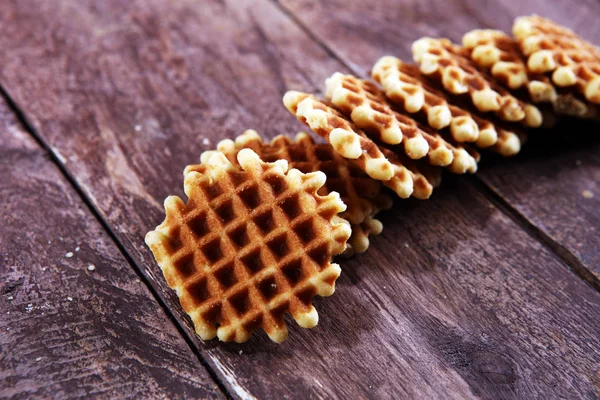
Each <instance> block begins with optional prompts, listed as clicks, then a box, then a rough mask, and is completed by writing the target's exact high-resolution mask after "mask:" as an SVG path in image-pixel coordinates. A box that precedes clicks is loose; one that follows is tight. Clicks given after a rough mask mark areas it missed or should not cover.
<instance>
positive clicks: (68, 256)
mask: <svg viewBox="0 0 600 400" xmlns="http://www.w3.org/2000/svg"><path fill="white" fill-rule="evenodd" d="M65 257H67V258H71V257H73V252H72V251H69V252H68V253H67V254H65Z"/></svg>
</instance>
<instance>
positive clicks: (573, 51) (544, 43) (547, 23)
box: [513, 15, 600, 104]
mask: <svg viewBox="0 0 600 400" xmlns="http://www.w3.org/2000/svg"><path fill="white" fill-rule="evenodd" d="M513 34H514V36H515V37H516V38H517V40H518V42H519V45H520V48H521V51H522V52H523V54H524V55H525V56H527V68H528V69H529V71H532V72H535V73H540V74H542V73H547V72H552V81H553V82H554V83H555V84H556V85H557V86H560V87H568V86H575V87H576V88H577V90H578V91H579V92H580V93H581V94H582V95H583V96H585V98H586V99H587V100H588V101H590V102H592V103H596V104H599V103H600V49H598V47H596V46H594V45H593V44H591V43H589V42H587V41H585V40H584V39H583V38H581V37H580V36H578V35H577V34H575V33H574V32H573V31H571V30H570V29H567V28H565V27H563V26H561V25H559V24H557V23H555V22H553V21H551V20H549V19H546V18H542V17H539V16H537V15H532V16H527V17H519V18H517V19H516V20H515V23H514V25H513Z"/></svg>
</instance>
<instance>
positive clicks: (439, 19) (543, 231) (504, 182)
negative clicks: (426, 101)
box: [280, 0, 600, 288]
mask: <svg viewBox="0 0 600 400" xmlns="http://www.w3.org/2000/svg"><path fill="white" fill-rule="evenodd" d="M280 3H281V6H282V7H284V9H285V10H286V11H287V12H288V13H289V14H290V15H291V16H292V17H293V18H294V19H295V20H296V21H297V22H298V23H299V24H300V25H301V26H302V27H303V28H304V29H305V31H306V32H307V33H308V34H309V35H311V36H312V37H313V38H315V40H316V41H318V42H319V43H320V44H321V45H322V47H323V48H325V49H327V51H328V52H330V53H331V54H333V55H334V56H335V57H336V58H337V59H339V60H340V61H341V62H342V63H343V64H344V65H345V66H347V67H348V68H349V69H351V70H352V71H353V72H354V73H355V74H358V75H360V76H365V77H368V76H370V69H371V68H372V66H373V64H374V63H375V61H376V60H377V59H378V58H379V57H381V56H384V55H388V54H389V55H395V56H397V57H400V58H402V59H403V60H407V61H411V60H412V56H411V52H410V46H411V44H412V42H413V41H415V40H416V39H418V38H420V37H423V36H433V37H447V38H450V39H451V40H453V41H454V42H455V43H460V41H461V38H462V35H463V34H464V33H466V32H468V31H469V30H472V29H477V28H491V29H501V30H504V31H505V32H510V31H511V28H512V22H513V20H514V19H515V18H516V17H517V16H519V15H529V14H534V13H538V14H541V15H544V16H546V17H549V18H552V19H554V20H556V21H558V22H560V23H562V24H564V25H565V26H568V27H570V28H572V29H574V30H576V31H577V32H578V33H580V34H581V35H583V36H584V37H585V38H586V39H588V40H590V41H592V42H593V43H596V44H597V43H600V26H599V25H598V24H597V23H596V19H597V16H598V15H600V2H598V1H595V0H586V1H581V2H577V4H576V5H575V4H574V3H573V2H571V1H569V0H560V1H552V2H550V1H544V0H535V1H521V2H519V1H509V2H505V1H504V2H501V1H497V2H485V4H484V3H481V2H480V1H476V0H461V1H455V2H452V3H450V4H448V2H446V1H441V0H427V1H410V0H409V1H402V2H398V1H393V0H384V1H378V2H376V3H375V4H369V3H368V2H364V1H357V0H355V1H342V0H334V1H315V0H280ZM356 16H360V17H356ZM597 133H598V126H597V125H595V126H594V125H591V124H588V125H585V124H576V125H575V126H574V125H573V123H572V121H571V122H565V123H562V124H560V125H559V126H558V127H556V128H555V129H553V131H552V132H546V131H545V132H543V133H541V134H539V135H537V137H534V138H533V140H532V143H530V144H529V145H528V146H527V147H525V151H524V152H523V154H521V155H520V156H519V157H516V158H515V159H511V160H510V161H508V162H507V161H506V160H500V161H498V157H487V158H486V159H484V162H483V163H482V165H481V168H480V170H479V175H478V176H479V177H480V179H481V180H482V181H483V182H485V184H486V185H487V186H488V187H489V188H490V189H491V190H493V191H494V192H496V193H497V195H498V196H499V197H501V198H502V199H504V200H505V204H506V205H507V206H508V207H509V208H510V209H512V211H513V212H514V214H515V215H518V216H519V218H520V219H521V222H522V223H523V224H524V225H526V226H530V227H531V228H532V230H533V231H535V232H536V233H537V234H538V235H539V236H540V239H541V240H543V241H545V242H546V243H548V244H549V245H550V246H552V247H553V248H554V249H555V250H556V251H557V252H558V253H559V254H560V255H561V257H563V259H564V260H565V261H566V262H567V263H568V264H569V265H570V266H571V268H573V269H574V270H575V271H577V272H578V273H579V274H580V275H581V276H582V277H583V278H584V279H586V280H588V281H589V282H590V283H591V284H593V285H594V286H596V287H597V288H600V232H599V231H598V228H599V227H600V220H599V218H600V214H599V212H598V210H599V209H600V190H599V189H600V188H599V187H598V181H599V179H600V164H599V159H598V141H597V140H596V139H595V137H597ZM548 136H549V137H551V138H552V139H549V138H548ZM590 139H591V140H590ZM567 149H568V151H565V150H567Z"/></svg>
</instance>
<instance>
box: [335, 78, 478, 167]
mask: <svg viewBox="0 0 600 400" xmlns="http://www.w3.org/2000/svg"><path fill="white" fill-rule="evenodd" d="M327 84H328V88H327V94H329V95H331V96H332V98H331V101H332V103H333V104H334V105H335V106H336V107H337V108H338V109H339V110H340V111H342V112H343V113H344V114H346V116H347V117H348V118H351V119H352V121H353V122H354V123H355V124H357V125H358V126H360V125H363V126H364V128H365V129H368V128H369V127H373V126H374V127H375V129H383V124H381V123H380V122H379V121H382V120H383V117H381V118H373V119H372V120H369V121H368V122H365V121H364V120H362V121H361V120H359V119H358V118H357V113H356V112H355V111H356V110H357V107H358V105H362V104H368V105H369V107H370V108H371V109H373V110H377V113H379V114H383V115H384V116H385V117H388V118H389V119H392V120H393V121H394V122H395V123H397V124H398V126H400V128H401V130H402V132H403V134H404V135H405V136H407V137H408V138H409V139H407V140H405V141H404V146H403V147H404V150H403V151H402V153H404V154H406V155H407V156H409V157H410V158H413V159H419V158H424V159H426V160H427V162H428V163H429V164H431V165H435V166H441V167H448V169H449V170H450V171H452V172H454V173H458V174H462V173H465V172H471V173H473V172H475V171H476V170H477V161H476V160H475V158H474V157H472V156H471V155H470V154H469V152H468V151H467V150H466V149H465V148H463V147H462V146H461V145H458V144H456V145H453V144H451V143H449V142H448V141H447V140H445V139H444V138H443V137H442V136H441V135H440V134H439V133H438V132H436V131H433V130H431V129H429V128H428V127H425V126H423V125H420V124H419V123H418V122H417V121H415V120H414V119H413V118H412V117H410V116H408V115H404V114H401V113H398V112H396V111H394V110H392V106H391V104H390V103H389V102H388V101H387V99H386V98H385V96H384V94H383V93H382V92H381V90H380V89H379V88H378V87H377V86H376V85H375V84H374V83H372V82H369V81H365V80H362V79H358V78H356V77H354V76H352V75H342V74H340V73H336V74H334V75H333V76H332V77H331V78H329V79H328V81H327ZM359 115H360V114H359ZM370 131H371V130H368V131H367V132H370ZM413 138H419V139H421V140H424V141H425V142H426V143H427V146H426V147H425V146H423V147H424V148H426V149H427V151H426V152H419V153H418V154H415V152H413V151H412V150H413V149H412V147H411V146H410V145H409V143H410V140H411V139H413ZM398 147H401V146H398ZM415 147H417V146H415ZM419 147H420V146H419ZM473 152H474V150H473ZM477 157H478V156H477Z"/></svg>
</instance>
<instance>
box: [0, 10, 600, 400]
mask: <svg viewBox="0 0 600 400" xmlns="http://www.w3.org/2000/svg"><path fill="white" fill-rule="evenodd" d="M0 12H1V13H2V17H1V18H2V20H1V23H0V44H1V45H2V46H3V48H4V49H5V52H4V53H3V54H0V65H1V67H0V71H1V72H0V78H1V80H2V82H3V84H4V86H5V88H6V89H7V91H8V92H9V93H10V95H11V96H12V97H13V98H14V99H15V101H16V102H17V104H18V105H19V107H20V108H21V109H22V110H23V111H24V112H25V114H26V115H27V117H28V118H29V119H30V121H31V122H32V124H33V125H34V127H35V128H36V130H37V131H38V132H39V134H40V135H41V137H42V138H43V140H45V141H47V142H48V143H49V145H50V146H52V148H53V149H54V151H55V153H56V154H57V155H58V156H59V157H62V159H63V160H64V163H65V167H66V168H67V169H68V170H69V172H70V173H71V174H72V175H73V176H74V177H75V179H76V180H77V182H78V183H79V184H80V185H81V187H82V188H83V190H84V192H85V193H86V195H87V196H88V197H89V198H90V200H91V202H92V203H93V205H94V206H95V207H97V209H98V210H99V212H100V213H101V214H102V216H103V217H104V218H105V219H106V221H107V222H108V223H109V224H110V225H111V227H112V228H113V230H114V232H115V234H116V235H117V237H118V238H119V240H120V241H121V242H122V243H123V245H124V247H125V248H126V249H127V251H128V252H129V254H130V255H131V257H132V258H133V259H134V260H135V262H136V263H137V264H138V265H139V266H140V267H141V268H142V269H143V270H144V272H145V274H146V275H147V277H148V279H149V280H150V282H151V284H152V285H153V286H154V287H155V288H156V290H157V291H158V293H159V294H160V295H161V296H162V297H163V298H165V299H166V300H167V302H168V304H169V305H170V307H171V308H172V310H173V312H174V313H175V314H176V315H177V317H178V319H179V321H180V323H181V324H183V325H185V326H186V333H187V334H188V335H190V337H192V338H194V340H195V344H196V346H197V347H198V349H199V351H200V352H201V354H202V355H203V356H204V357H205V358H206V360H207V362H208V363H209V365H210V366H211V367H212V368H213V369H214V370H215V371H216V373H217V374H218V375H219V376H220V378H221V379H222V381H223V383H224V384H225V385H226V386H227V388H228V390H229V391H230V394H231V395H232V396H234V397H240V398H247V397H251V396H256V397H260V398H281V397H284V396H287V397H288V398H299V399H305V398H331V397H337V398H398V397H406V398H411V397H424V398H461V399H462V398H486V399H487V398H490V399H491V398H494V399H497V398H526V397H545V398H552V397H560V396H564V397H592V398H593V397H598V396H600V389H599V382H600V376H599V372H598V368H599V365H600V350H599V348H600V328H599V327H598V325H597V324H596V323H595V321H596V319H597V316H598V315H599V314H600V295H598V293H597V292H595V291H594V290H593V289H591V288H590V287H589V286H587V285H586V284H584V283H583V282H582V281H581V280H579V279H577V278H576V277H575V276H574V275H573V274H570V273H569V272H568V270H567V268H565V265H564V264H562V263H561V262H560V261H559V260H558V259H557V257H556V256H555V255H554V254H553V253H551V252H550V251H549V250H548V249H547V248H546V247H544V246H542V245H541V244H540V243H539V242H537V241H536V240H534V239H533V238H532V237H531V236H529V235H528V234H527V233H525V232H524V231H523V230H522V229H521V228H520V227H519V226H517V225H516V224H515V223H514V222H512V220H511V219H510V218H508V217H507V216H506V215H505V214H503V213H502V212H501V211H500V210H499V209H497V208H496V207H494V205H493V204H490V203H489V201H488V200H487V199H486V198H485V197H484V196H482V195H481V193H479V192H478V191H477V190H475V189H474V188H473V187H472V186H471V185H470V184H469V183H467V182H464V181H461V180H452V179H449V180H447V181H446V184H445V186H444V188H443V189H442V190H441V191H440V192H439V193H437V194H436V195H435V196H434V199H432V200H431V201H427V202H413V201H407V202H402V203H401V204H400V205H399V206H398V207H396V208H395V209H394V210H393V211H392V212H389V213H387V215H386V216H384V223H385V229H384V233H383V235H382V236H381V237H378V238H376V239H374V240H373V244H372V247H371V248H370V249H369V251H368V252H367V253H365V254H364V255H362V256H360V257H356V258H354V259H352V260H350V261H346V262H343V264H342V267H343V269H344V272H343V274H342V277H341V278H340V280H339V284H338V288H337V291H336V294H335V295H334V296H333V297H331V298H328V299H322V300H319V301H317V303H318V304H317V308H318V310H319V313H320V323H319V326H318V327H317V328H315V329H313V330H311V331H308V330H302V329H298V328H297V327H296V326H295V325H291V329H290V331H291V332H290V339H289V340H288V342H286V343H284V344H283V345H281V346H277V345H274V344H273V343H271V342H270V341H269V340H268V338H266V336H264V335H261V336H258V337H256V338H254V339H253V341H251V342H249V343H246V344H244V345H235V344H221V343H217V342H210V343H202V342H201V341H200V340H198V339H197V338H195V337H194V336H193V333H192V330H191V328H190V327H189V325H188V320H187V318H185V317H184V316H183V315H182V312H181V310H180V307H179V306H178V305H177V299H176V297H175V295H174V294H173V293H172V291H170V290H169V289H168V288H167V287H166V285H165V283H164V280H163V279H162V277H161V276H160V274H161V273H160V270H159V268H158V267H157V266H156V264H155V262H154V260H153V259H152V255H151V253H150V252H149V251H148V250H147V249H146V247H145V246H144V244H143V236H144V234H145V233H146V231H148V230H149V229H151V228H153V227H154V226H155V225H157V224H158V223H159V222H160V221H161V220H162V218H163V216H164V212H163V210H162V207H161V204H160V203H161V201H162V199H164V198H165V197H166V196H167V195H168V194H178V195H181V194H182V177H181V171H182V170H183V167H184V166H185V165H186V164H187V163H190V162H195V161H196V160H197V157H198V155H199V154H200V152H201V151H203V150H205V149H207V148H211V147H213V146H214V144H215V142H216V141H217V140H220V139H222V138H224V137H233V136H235V135H237V134H239V133H241V132H242V131H243V130H244V129H246V128H250V127H252V128H255V129H257V130H259V132H262V133H266V134H267V135H268V136H270V137H272V136H275V135H276V134H279V133H289V134H293V133H295V132H296V131H297V130H298V129H301V125H299V124H298V123H297V122H296V121H295V120H294V118H293V117H291V116H290V115H288V113H287V111H286V110H285V109H284V108H283V106H282V105H281V96H282V94H283V92H284V91H285V90H286V89H288V88H290V89H291V88H294V89H301V90H307V91H313V90H315V89H316V88H321V86H322V82H323V80H324V78H325V77H327V76H328V75H330V74H331V73H332V72H333V71H335V70H338V69H341V68H343V67H342V66H341V65H340V64H339V63H338V62H336V61H335V60H334V59H333V58H331V56H330V54H328V53H327V52H326V51H324V50H323V49H322V48H321V47H320V46H319V45H317V44H316V43H314V42H313V41H312V40H311V39H310V38H309V37H308V36H307V35H305V34H304V33H303V32H302V31H301V30H300V29H299V28H298V27H297V26H295V25H294V24H293V23H292V21H291V20H290V19H288V18H286V16H285V15H284V14H283V13H282V12H280V11H279V10H278V8H277V7H276V6H275V5H273V4H272V3H270V2H266V1H262V2H261V1H248V2H233V1H231V2H227V1H225V2H217V1H207V2H203V3H202V5H199V4H198V3H197V2H193V1H170V2H168V1H164V2H163V1H158V0H154V1H144V2H142V1H133V2H130V1H117V0H112V1H108V2H105V3H102V4H101V5H99V3H96V2H85V1H83V2H82V1H71V2H61V3H60V5H59V6H57V5H55V4H53V5H47V3H46V2H43V1H40V0H38V1H35V0H27V1H23V0H18V1H17V0H13V1H10V2H8V3H6V6H5V7H3V8H2V9H1V11H0ZM24 27H27V29H25V28H24Z"/></svg>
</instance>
